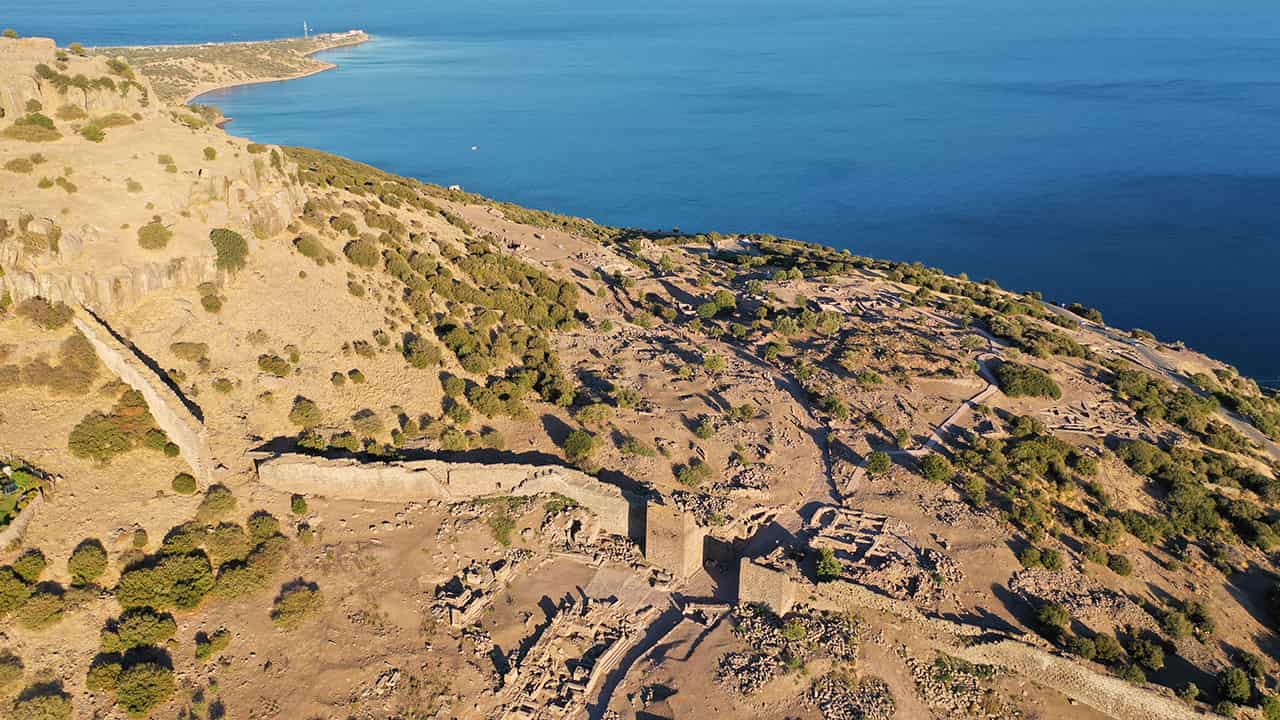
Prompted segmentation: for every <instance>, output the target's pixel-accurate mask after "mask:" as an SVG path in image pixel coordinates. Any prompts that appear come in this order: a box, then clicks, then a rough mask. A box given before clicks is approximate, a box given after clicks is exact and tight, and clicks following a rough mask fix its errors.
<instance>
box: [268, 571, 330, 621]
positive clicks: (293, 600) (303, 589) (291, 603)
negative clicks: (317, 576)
mask: <svg viewBox="0 0 1280 720" xmlns="http://www.w3.org/2000/svg"><path fill="white" fill-rule="evenodd" d="M323 604H324V596H323V595H321V593H320V588H319V587H317V586H316V585H315V584H314V583H301V582H294V583H290V584H289V585H286V586H285V587H284V588H282V589H281V591H280V595H279V596H278V597H277V598H276V600H275V602H274V603H273V604H272V606H271V623H272V624H273V625H275V626H276V627H277V628H280V629H281V630H294V629H296V628H297V627H298V626H299V625H301V624H302V623H303V621H305V620H306V619H307V617H308V616H310V615H311V614H313V613H315V612H316V611H317V610H319V609H320V607H321V606H322V605H323Z"/></svg>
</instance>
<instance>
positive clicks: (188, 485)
mask: <svg viewBox="0 0 1280 720" xmlns="http://www.w3.org/2000/svg"><path fill="white" fill-rule="evenodd" d="M173 491H174V492H176V493H178V494H179V495H192V494H194V493H195V491H196V479H195V477H194V476H192V475H191V474H190V473H184V472H182V473H178V474H177V475H174V476H173Z"/></svg>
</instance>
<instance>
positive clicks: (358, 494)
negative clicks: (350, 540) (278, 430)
mask: <svg viewBox="0 0 1280 720" xmlns="http://www.w3.org/2000/svg"><path fill="white" fill-rule="evenodd" d="M258 479H259V480H260V481H262V483H263V484H265V485H268V486H270V487H272V488H275V489H276V490H279V491H281V492H287V493H299V494H306V495H324V496H327V497H331V498H340V499H344V500H365V501H371V502H420V501H423V500H443V501H446V502H457V501H461V500H472V499H475V498H480V497H496V496H503V495H515V496H531V495H546V494H558V495H563V496H565V497H567V498H569V499H570V500H573V501H575V502H577V503H578V504H579V505H582V506H583V507H585V508H587V509H589V510H591V511H592V512H593V513H595V515H596V518H597V521H598V522H599V525H600V528H601V529H602V530H604V531H606V532H609V533H612V534H614V535H622V536H626V535H627V534H628V532H629V530H630V524H629V523H630V513H631V501H630V500H629V499H628V498H627V496H626V495H624V494H623V492H622V490H621V489H619V488H618V487H616V486H613V485H609V484H606V483H602V482H600V481H599V480H596V479H595V478H593V477H591V476H590V475H587V474H586V473H584V472H582V471H580V470H575V469H573V468H568V467H562V466H538V465H520V464H514V463H493V464H488V463H465V462H464V463H451V462H445V461H443V460H388V461H375V462H360V461H357V460H348V459H329V458H323V457H316V456H311V455H298V454H285V455H280V456H276V457H271V458H267V459H265V460H262V461H260V462H259V463H258Z"/></svg>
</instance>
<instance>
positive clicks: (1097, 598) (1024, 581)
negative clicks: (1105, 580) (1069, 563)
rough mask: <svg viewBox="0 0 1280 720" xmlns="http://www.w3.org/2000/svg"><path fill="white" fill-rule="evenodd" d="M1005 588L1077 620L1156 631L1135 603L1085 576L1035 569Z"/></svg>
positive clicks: (1014, 577)
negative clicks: (1064, 611)
mask: <svg viewBox="0 0 1280 720" xmlns="http://www.w3.org/2000/svg"><path fill="white" fill-rule="evenodd" d="M1009 589H1010V590H1011V591H1013V592H1014V593H1016V594H1017V595H1019V596H1021V597H1022V598H1023V599H1025V600H1026V601H1027V602H1029V603H1031V604H1033V605H1038V604H1042V603H1047V602H1048V603H1061V604H1062V606H1063V607H1065V608H1066V609H1067V611H1068V612H1070V613H1071V616H1072V617H1074V618H1077V619H1080V620H1084V621H1093V622H1099V623H1102V624H1104V625H1106V624H1110V625H1114V626H1116V627H1119V626H1121V625H1132V626H1134V627H1137V628H1143V629H1146V630H1156V629H1158V627H1157V625H1156V622H1155V619H1154V618H1152V617H1151V615H1150V614H1148V613H1147V612H1146V611H1145V610H1143V609H1142V608H1141V607H1140V606H1139V605H1138V604H1136V603H1134V602H1133V601H1132V600H1130V599H1129V598H1127V597H1125V595H1124V594H1123V593H1119V592H1116V591H1114V590H1110V589H1108V588H1106V587H1104V586H1103V585H1102V584H1101V583H1099V582H1098V581H1097V580H1095V579H1094V578H1091V577H1089V576H1088V575H1083V574H1080V573H1075V572H1066V571H1054V570H1043V569H1039V568H1035V569H1028V570H1021V571H1019V572H1017V573H1015V574H1014V576H1013V578H1012V579H1011V580H1010V581H1009Z"/></svg>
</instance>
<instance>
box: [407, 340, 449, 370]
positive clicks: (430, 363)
mask: <svg viewBox="0 0 1280 720" xmlns="http://www.w3.org/2000/svg"><path fill="white" fill-rule="evenodd" d="M404 357H405V359H406V360H408V361H409V364H410V365H412V366H413V367H415V368H418V369H425V368H429V367H435V366H436V365H439V364H440V360H441V354H440V346H439V345H436V344H435V343H433V342H430V341H428V340H427V339H425V338H422V337H419V336H417V335H412V336H410V337H409V338H408V339H407V340H406V342H405V344H404Z"/></svg>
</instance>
